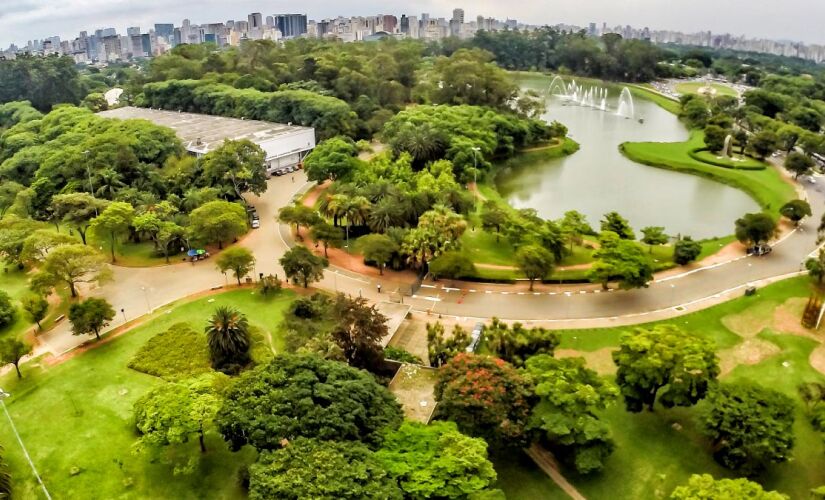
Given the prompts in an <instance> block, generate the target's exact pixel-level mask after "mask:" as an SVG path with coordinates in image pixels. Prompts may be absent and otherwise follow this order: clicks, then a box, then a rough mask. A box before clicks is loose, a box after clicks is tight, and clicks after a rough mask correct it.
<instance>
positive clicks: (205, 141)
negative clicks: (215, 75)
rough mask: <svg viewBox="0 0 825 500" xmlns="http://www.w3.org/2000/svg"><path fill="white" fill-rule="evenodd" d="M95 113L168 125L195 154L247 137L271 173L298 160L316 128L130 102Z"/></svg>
mask: <svg viewBox="0 0 825 500" xmlns="http://www.w3.org/2000/svg"><path fill="white" fill-rule="evenodd" d="M98 115H100V116H102V117H104V118H119V119H121V120H130V119H141V120H148V121H150V122H152V123H154V124H156V125H160V126H163V127H168V128H171V129H172V130H174V131H175V133H176V134H177V136H178V137H179V138H180V140H181V142H182V143H183V146H184V147H185V148H186V150H187V151H189V152H190V153H192V154H193V155H195V156H198V157H200V156H203V155H205V154H206V153H208V152H209V151H212V150H213V149H216V148H218V147H219V146H220V145H221V144H223V142H224V140H227V139H228V140H241V139H248V140H250V141H252V142H253V143H255V144H257V145H258V146H260V147H261V149H263V150H264V153H266V166H267V171H268V172H270V173H271V172H274V171H275V170H277V169H279V168H281V167H291V166H294V165H296V164H298V163H299V162H301V161H302V160H303V159H304V158H305V157H306V155H308V154H309V152H310V151H312V149H313V148H315V129H314V128H309V127H297V126H294V125H291V124H290V125H282V124H279V123H272V122H264V121H258V120H241V119H238V118H226V117H223V116H212V115H201V114H195V113H178V112H175V111H163V110H158V109H147V108H135V107H131V106H126V107H123V108H117V109H111V110H108V111H102V112H100V113H98Z"/></svg>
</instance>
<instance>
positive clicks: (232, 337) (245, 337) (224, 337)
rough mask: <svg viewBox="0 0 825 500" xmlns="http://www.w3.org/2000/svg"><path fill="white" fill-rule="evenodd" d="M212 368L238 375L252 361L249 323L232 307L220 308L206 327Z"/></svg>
mask: <svg viewBox="0 0 825 500" xmlns="http://www.w3.org/2000/svg"><path fill="white" fill-rule="evenodd" d="M206 337H207V342H208V344H209V354H210V357H211V358H212V367H213V368H215V369H216V370H220V371H228V372H232V373H236V372H237V371H238V370H239V369H240V368H241V367H243V366H245V365H247V364H248V363H249V361H250V358H249V347H250V345H251V340H250V336H249V322H248V321H247V319H246V316H244V315H243V314H241V313H240V312H239V311H238V310H237V309H233V308H231V307H219V308H217V309H215V314H213V315H212V317H211V318H210V319H209V322H208V324H207V325H206Z"/></svg>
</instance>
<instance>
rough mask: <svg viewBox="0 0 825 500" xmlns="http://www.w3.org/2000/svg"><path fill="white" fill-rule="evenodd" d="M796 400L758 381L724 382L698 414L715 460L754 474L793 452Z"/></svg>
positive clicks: (730, 467) (737, 469)
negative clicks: (757, 383) (749, 382)
mask: <svg viewBox="0 0 825 500" xmlns="http://www.w3.org/2000/svg"><path fill="white" fill-rule="evenodd" d="M794 413H795V405H794V401H793V400H792V399H791V398H789V397H788V396H786V395H784V394H782V393H781V392H778V391H776V390H773V389H768V388H766V387H760V386H758V385H755V384H721V385H720V386H719V387H718V388H717V390H715V391H712V392H711V393H710V394H709V395H708V398H707V404H706V405H705V406H704V407H703V408H702V410H701V411H700V414H699V424H700V426H701V428H702V432H703V433H704V434H705V435H706V436H708V437H709V438H710V440H711V443H712V446H713V455H714V457H715V458H716V460H717V461H718V462H719V463H721V464H722V465H724V466H725V467H728V468H729V469H733V470H736V471H739V472H742V473H743V474H747V475H752V474H757V473H759V472H761V471H762V470H764V469H765V468H766V467H767V466H768V465H769V464H772V463H782V462H786V461H787V460H789V459H790V458H791V456H792V453H791V452H792V450H793V446H794V431H793V424H794Z"/></svg>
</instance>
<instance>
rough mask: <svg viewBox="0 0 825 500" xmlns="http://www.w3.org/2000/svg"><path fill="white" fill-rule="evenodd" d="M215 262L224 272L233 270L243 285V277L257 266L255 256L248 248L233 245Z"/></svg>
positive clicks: (239, 284)
mask: <svg viewBox="0 0 825 500" xmlns="http://www.w3.org/2000/svg"><path fill="white" fill-rule="evenodd" d="M215 264H216V265H217V267H218V269H220V271H221V272H222V273H226V271H230V270H231V271H232V273H233V274H234V275H235V278H236V279H237V280H238V286H241V278H243V277H244V276H246V275H247V274H249V271H251V270H252V269H253V268H254V267H255V256H254V255H252V252H250V251H249V250H247V249H246V248H242V247H232V248H227V249H226V250H224V251H223V252H221V254H220V255H219V256H218V260H217V262H215Z"/></svg>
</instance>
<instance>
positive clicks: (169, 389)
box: [134, 373, 225, 453]
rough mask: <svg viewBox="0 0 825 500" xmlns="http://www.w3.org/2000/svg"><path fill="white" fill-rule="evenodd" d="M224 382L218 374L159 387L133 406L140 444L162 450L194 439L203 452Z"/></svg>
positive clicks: (216, 411)
mask: <svg viewBox="0 0 825 500" xmlns="http://www.w3.org/2000/svg"><path fill="white" fill-rule="evenodd" d="M224 385H225V379H224V378H223V377H221V376H220V375H219V374H214V373H213V374H207V375H203V376H201V377H199V378H195V379H189V380H184V381H179V382H167V383H164V384H160V385H158V386H156V387H154V388H152V389H150V390H149V392H147V393H146V394H144V395H143V396H141V397H140V398H139V399H138V400H137V401H135V404H134V419H135V426H136V427H137V430H138V432H140V434H141V437H140V444H141V445H144V446H146V445H148V446H155V447H165V446H170V445H177V444H183V443H187V442H189V439H190V438H192V437H195V436H197V438H198V443H199V444H200V450H201V452H202V453H205V452H206V441H205V437H206V434H207V433H208V432H210V431H212V430H214V428H215V425H214V420H215V415H216V414H217V413H218V409H219V408H220V405H221V398H220V392H221V390H222V389H223V386H224Z"/></svg>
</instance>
